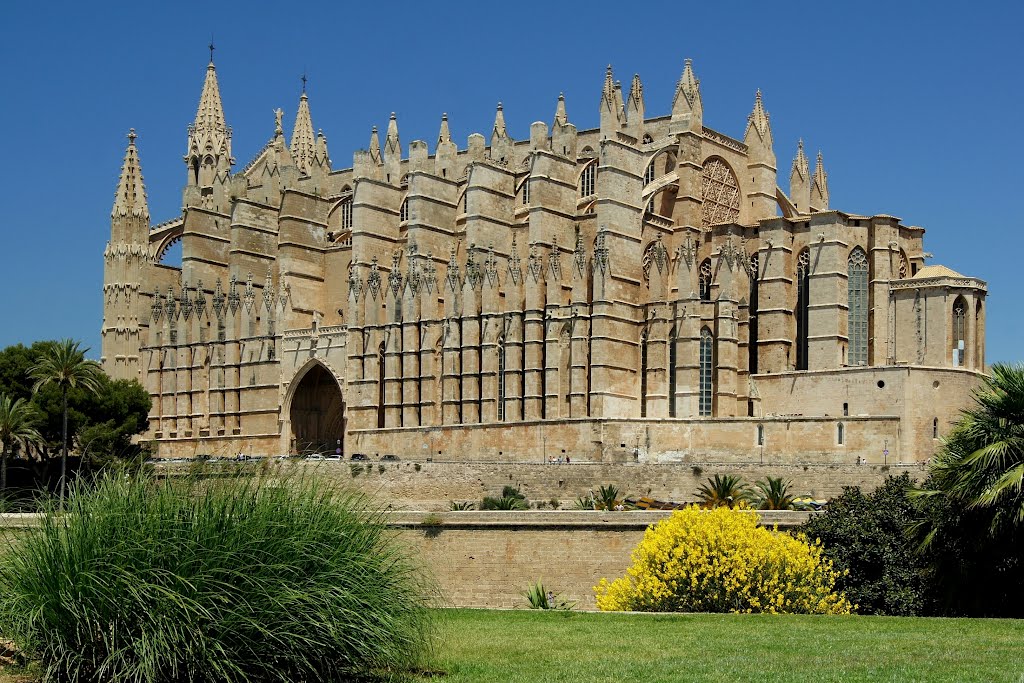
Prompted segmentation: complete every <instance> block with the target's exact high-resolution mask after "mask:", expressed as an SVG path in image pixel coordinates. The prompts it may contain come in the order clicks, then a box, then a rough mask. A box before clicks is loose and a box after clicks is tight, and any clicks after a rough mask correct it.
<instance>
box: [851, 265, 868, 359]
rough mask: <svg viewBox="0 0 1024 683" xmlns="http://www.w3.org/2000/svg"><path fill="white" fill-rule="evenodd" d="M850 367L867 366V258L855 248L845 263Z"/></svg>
mask: <svg viewBox="0 0 1024 683" xmlns="http://www.w3.org/2000/svg"><path fill="white" fill-rule="evenodd" d="M846 274H847V280H846V290H847V299H848V304H849V308H848V310H847V321H848V323H849V326H848V328H849V329H848V331H849V336H850V352H849V355H848V358H849V361H850V365H855V366H856V365H867V364H868V257H867V254H866V253H864V250H863V249H861V248H860V247H855V248H854V250H853V251H851V252H850V256H849V258H848V259H847V261H846Z"/></svg>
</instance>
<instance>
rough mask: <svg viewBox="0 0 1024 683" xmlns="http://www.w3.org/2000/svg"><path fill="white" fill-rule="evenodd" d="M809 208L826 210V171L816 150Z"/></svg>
mask: <svg viewBox="0 0 1024 683" xmlns="http://www.w3.org/2000/svg"><path fill="white" fill-rule="evenodd" d="M811 210H812V211H828V173H825V164H824V162H823V161H822V160H821V151H820V150H819V151H818V160H817V161H816V162H815V164H814V179H813V182H812V183H811Z"/></svg>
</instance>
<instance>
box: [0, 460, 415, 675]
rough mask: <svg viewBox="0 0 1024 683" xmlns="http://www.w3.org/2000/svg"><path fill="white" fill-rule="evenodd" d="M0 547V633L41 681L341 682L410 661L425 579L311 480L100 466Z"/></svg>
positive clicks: (378, 526)
mask: <svg viewBox="0 0 1024 683" xmlns="http://www.w3.org/2000/svg"><path fill="white" fill-rule="evenodd" d="M16 548H17V549H16V550H15V551H12V552H10V553H7V554H6V555H5V556H3V557H2V558H0V594H2V595H3V596H4V600H3V601H2V604H0V633H3V634H4V636H6V637H9V638H11V639H12V640H13V641H14V642H15V643H16V644H17V646H18V647H19V648H21V649H22V650H23V651H25V652H26V653H27V654H28V655H29V656H30V657H32V658H35V659H38V660H40V661H41V662H42V666H43V667H44V668H45V678H46V679H48V680H68V681H92V680H108V681H139V682H145V683H156V682H163V681H167V682H177V681H298V680H323V681H342V680H351V679H353V678H365V677H372V676H375V675H377V674H381V673H384V672H386V671H392V670H395V669H404V668H407V667H409V666H412V665H413V664H414V663H415V662H416V660H417V659H418V657H419V655H420V654H421V653H422V651H423V648H424V647H425V642H426V638H427V634H428V628H429V619H428V613H427V611H426V609H425V602H424V596H425V595H426V593H427V591H426V586H425V584H424V582H423V580H422V578H421V576H420V574H419V573H418V569H417V567H416V566H415V565H414V564H413V563H412V562H411V561H410V560H409V558H408V556H407V554H406V552H405V551H404V550H403V549H402V548H401V547H400V546H398V545H397V544H396V543H395V540H394V536H393V535H391V534H390V533H389V532H388V531H387V530H386V528H385V527H384V526H383V524H382V522H381V517H380V515H379V513H376V512H371V511H367V508H366V502H365V500H363V499H362V498H360V497H359V496H358V495H356V494H353V493H350V492H347V491H343V490H339V489H336V488H331V487H329V486H328V485H326V484H324V483H322V482H320V481H317V480H315V479H311V478H284V479H274V480H272V481H266V480H261V479H242V478H224V479H216V480H211V479H206V480H198V479H190V480H164V481H161V482H153V481H149V480H146V479H144V478H142V477H134V478H125V477H123V476H122V477H117V478H113V477H110V478H105V479H102V480H100V481H99V482H98V483H97V485H96V486H95V487H94V488H92V489H91V490H89V491H85V490H84V489H83V488H82V487H75V489H74V490H73V493H72V495H71V497H70V500H69V501H68V503H67V506H66V514H65V515H63V516H61V515H58V514H56V512H55V510H54V509H50V510H49V511H48V512H47V513H46V514H45V515H44V517H43V519H42V524H41V527H40V528H39V529H38V530H35V531H33V532H31V533H29V534H27V535H26V536H25V537H24V539H23V540H21V541H20V542H18V544H17V546H16Z"/></svg>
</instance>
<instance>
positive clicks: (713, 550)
mask: <svg viewBox="0 0 1024 683" xmlns="http://www.w3.org/2000/svg"><path fill="white" fill-rule="evenodd" d="M758 519H759V518H758V516H757V513H755V512H754V511H752V510H749V509H743V508H738V509H730V508H727V507H719V508H715V509H713V510H704V509H701V508H698V507H697V506H696V505H691V506H690V507H688V508H686V509H683V510H677V511H676V512H674V513H673V514H672V516H671V517H669V518H667V519H664V520H662V521H660V522H658V523H657V524H654V525H652V526H651V527H649V528H648V529H647V531H646V532H645V533H644V538H643V540H642V541H641V542H640V545H638V546H637V547H636V548H634V549H633V554H632V559H633V565H632V566H631V567H630V568H629V569H628V570H626V576H623V577H622V578H619V579H616V580H615V581H612V582H609V581H608V580H607V579H601V583H600V584H598V585H597V586H595V588H594V590H595V591H596V592H597V606H598V607H599V608H600V609H602V610H632V611H641V612H768V613H772V614H783V613H794V614H849V613H850V612H851V610H852V609H854V608H855V606H854V605H851V604H850V602H849V601H848V600H847V599H846V597H845V596H844V595H843V594H842V593H838V592H836V590H835V582H836V578H837V577H838V576H839V574H838V573H837V572H836V571H835V570H834V569H833V568H832V563H831V562H830V561H829V560H828V559H827V558H825V557H823V556H822V552H821V547H820V544H817V543H813V544H812V543H808V541H807V539H806V537H805V536H804V535H803V534H800V535H799V536H796V537H793V536H790V535H789V534H786V533H780V532H778V531H773V530H770V529H766V528H764V527H761V526H758Z"/></svg>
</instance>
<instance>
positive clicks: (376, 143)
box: [370, 126, 381, 164]
mask: <svg viewBox="0 0 1024 683" xmlns="http://www.w3.org/2000/svg"><path fill="white" fill-rule="evenodd" d="M370 160H371V161H373V163H375V164H379V163H380V162H381V158H380V137H379V136H378V135H377V126H374V127H373V129H372V130H371V131H370Z"/></svg>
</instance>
